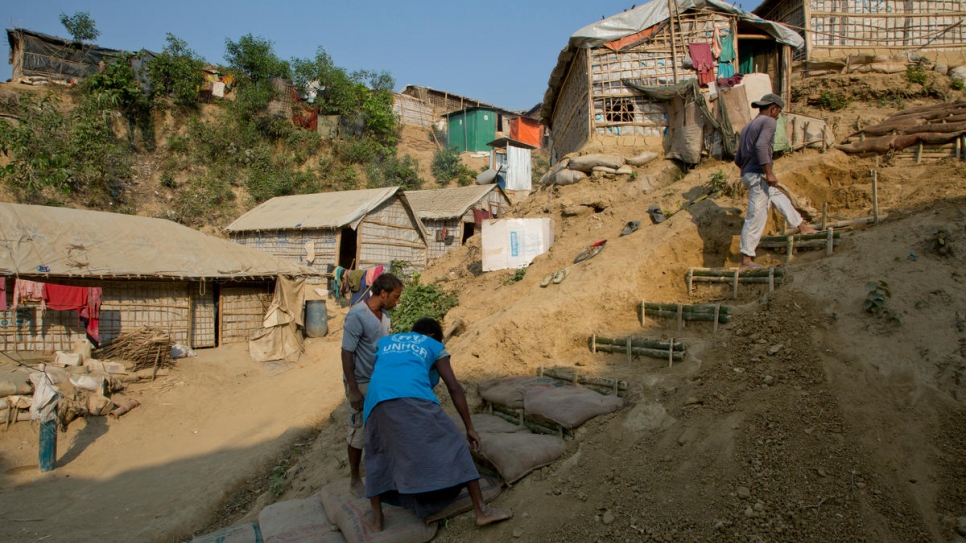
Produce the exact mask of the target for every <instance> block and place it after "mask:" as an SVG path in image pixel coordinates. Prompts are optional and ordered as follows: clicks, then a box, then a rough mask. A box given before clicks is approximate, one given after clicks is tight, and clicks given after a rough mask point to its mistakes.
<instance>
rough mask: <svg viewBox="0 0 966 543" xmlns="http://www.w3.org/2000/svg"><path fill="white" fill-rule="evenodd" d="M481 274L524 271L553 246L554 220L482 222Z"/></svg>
mask: <svg viewBox="0 0 966 543" xmlns="http://www.w3.org/2000/svg"><path fill="white" fill-rule="evenodd" d="M482 236H483V240H482V241H483V271H495V270H505V269H510V268H514V269H515V268H523V267H525V266H528V265H529V264H530V262H533V259H534V258H536V257H538V256H540V255H542V254H543V253H545V252H547V251H549V250H550V247H551V246H552V245H553V219H549V218H543V219H498V220H492V219H490V220H485V221H483V233H482Z"/></svg>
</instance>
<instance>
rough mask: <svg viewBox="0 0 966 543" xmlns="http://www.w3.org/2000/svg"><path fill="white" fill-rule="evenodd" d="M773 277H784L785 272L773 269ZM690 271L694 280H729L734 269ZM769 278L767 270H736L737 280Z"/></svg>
mask: <svg viewBox="0 0 966 543" xmlns="http://www.w3.org/2000/svg"><path fill="white" fill-rule="evenodd" d="M774 270H775V271H774V275H775V277H776V278H778V277H784V276H785V270H784V269H783V268H774ZM691 271H692V273H693V275H694V277H695V278H697V277H728V278H731V277H733V276H734V274H735V271H736V270H735V269H733V268H691ZM768 276H769V271H768V270H738V278H739V279H743V278H746V277H764V278H767V277H768Z"/></svg>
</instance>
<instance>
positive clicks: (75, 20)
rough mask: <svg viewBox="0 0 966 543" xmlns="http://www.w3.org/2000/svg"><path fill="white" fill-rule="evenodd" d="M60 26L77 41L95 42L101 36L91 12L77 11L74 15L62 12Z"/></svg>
mask: <svg viewBox="0 0 966 543" xmlns="http://www.w3.org/2000/svg"><path fill="white" fill-rule="evenodd" d="M60 24H62V25H64V28H65V29H67V33H68V34H70V37H72V38H74V39H75V40H76V41H93V40H96V39H97V37H98V36H100V35H101V31H100V30H98V29H97V23H96V22H95V21H94V19H93V18H92V17H91V13H90V12H89V11H76V12H74V14H73V15H67V14H66V13H64V12H60Z"/></svg>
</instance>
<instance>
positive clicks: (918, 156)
mask: <svg viewBox="0 0 966 543" xmlns="http://www.w3.org/2000/svg"><path fill="white" fill-rule="evenodd" d="M921 163H922V142H921V141H920V142H919V147H917V148H916V164H921Z"/></svg>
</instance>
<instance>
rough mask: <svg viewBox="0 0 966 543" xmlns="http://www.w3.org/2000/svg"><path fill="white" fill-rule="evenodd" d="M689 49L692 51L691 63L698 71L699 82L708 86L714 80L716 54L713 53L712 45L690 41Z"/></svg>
mask: <svg viewBox="0 0 966 543" xmlns="http://www.w3.org/2000/svg"><path fill="white" fill-rule="evenodd" d="M688 50H689V51H690V53H691V63H692V64H694V69H695V70H697V71H698V83H699V84H700V85H701V86H702V87H707V86H708V83H711V82H712V81H714V54H712V53H711V45H710V44H707V43H689V44H688Z"/></svg>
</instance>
